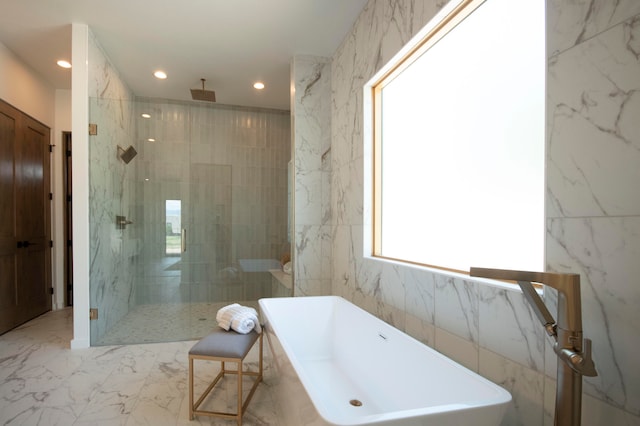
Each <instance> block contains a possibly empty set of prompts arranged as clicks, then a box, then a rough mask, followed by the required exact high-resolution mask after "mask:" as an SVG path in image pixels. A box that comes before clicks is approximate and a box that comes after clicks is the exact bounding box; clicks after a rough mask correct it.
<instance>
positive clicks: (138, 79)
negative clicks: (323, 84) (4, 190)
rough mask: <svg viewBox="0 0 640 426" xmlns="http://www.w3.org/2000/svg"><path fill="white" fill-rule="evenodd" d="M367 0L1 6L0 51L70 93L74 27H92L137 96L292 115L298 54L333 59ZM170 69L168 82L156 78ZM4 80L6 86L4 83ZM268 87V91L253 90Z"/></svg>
mask: <svg viewBox="0 0 640 426" xmlns="http://www.w3.org/2000/svg"><path fill="white" fill-rule="evenodd" d="M366 2H367V0H181V1H175V0H174V1H168V0H158V1H156V2H152V1H149V0H102V1H98V0H0V42H1V43H2V44H4V45H5V46H6V47H7V48H8V49H9V50H11V51H13V52H14V53H15V54H16V55H17V56H18V57H20V58H21V59H22V60H23V61H24V62H25V63H27V64H28V65H29V66H31V67H32V68H33V69H35V70H36V71H37V72H38V73H39V74H41V75H42V76H43V77H44V78H45V79H46V80H47V81H49V82H50V83H51V85H52V86H53V87H55V88H57V89H70V88H71V77H70V75H71V74H70V71H69V70H63V69H61V68H59V67H58V66H57V65H56V64H55V63H56V61H57V60H58V59H67V60H70V59H71V25H70V24H71V23H72V22H77V23H84V24H87V25H88V26H89V27H90V29H91V30H92V32H93V33H94V34H95V36H96V38H97V39H98V40H99V41H100V43H101V44H102V46H103V48H104V50H105V51H106V53H107V55H108V56H109V57H110V58H111V61H112V62H113V64H114V65H115V67H116V68H117V69H118V71H119V72H120V74H121V75H122V77H123V79H124V80H125V81H126V82H127V84H128V85H129V87H130V88H131V90H132V91H133V93H135V94H136V95H137V96H145V97H155V98H166V99H178V100H190V99H191V94H190V91H189V89H191V88H196V89H197V88H202V87H201V82H200V79H201V78H205V79H207V82H206V88H207V90H215V92H216V98H217V101H218V103H220V104H228V105H244V106H257V107H266V108H278V109H285V110H286V109H289V86H290V84H289V62H290V59H291V57H292V56H293V55H296V54H308V55H318V56H327V57H330V56H332V55H333V53H334V52H335V50H336V48H337V47H338V46H339V45H340V43H341V42H342V40H343V39H344V37H345V36H346V34H347V33H348V31H349V30H350V28H351V27H352V25H353V22H354V21H355V20H356V18H357V17H358V15H359V14H360V11H361V10H362V9H363V7H364V5H365V4H366ZM156 69H163V70H164V71H166V72H167V74H168V75H169V78H168V79H167V80H164V81H160V80H157V79H156V78H155V77H153V75H152V73H153V71H155V70H156ZM0 78H1V77H0ZM257 80H261V81H263V82H264V83H265V85H266V88H265V89H264V90H263V91H262V92H258V91H256V90H255V89H253V87H252V85H253V83H254V82H255V81H257Z"/></svg>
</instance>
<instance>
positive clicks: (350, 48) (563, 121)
mask: <svg viewBox="0 0 640 426" xmlns="http://www.w3.org/2000/svg"><path fill="white" fill-rule="evenodd" d="M445 3H446V1H444V0H408V1H405V0H402V1H400V0H395V1H381V0H380V1H379V0H370V1H369V3H368V4H367V6H366V7H365V9H364V10H363V12H362V14H361V15H360V17H359V18H358V20H357V22H356V23H355V25H354V27H353V29H352V31H351V33H350V34H349V35H348V36H347V37H346V38H345V40H344V41H343V43H342V45H341V46H340V47H339V48H338V50H337V51H336V53H335V54H334V56H333V58H332V63H331V92H332V96H331V101H332V104H331V129H332V130H331V147H330V148H331V207H330V208H331V224H332V225H333V226H332V228H331V229H332V235H331V240H332V241H333V244H332V254H331V260H332V271H333V272H332V275H333V278H332V291H331V292H332V293H333V294H337V295H340V296H343V297H345V298H347V299H349V300H351V301H353V302H354V303H356V304H358V305H360V306H361V307H363V308H365V309H367V310H368V311H370V312H372V313H374V314H376V315H377V316H379V317H381V318H382V319H384V320H385V321H387V322H389V323H391V324H393V325H394V326H396V327H398V328H400V329H402V330H404V331H406V332H407V333H409V334H411V335H413V336H414V337H416V338H418V339H420V340H422V341H424V342H425V343H426V344H428V345H430V346H432V347H435V348H436V349H438V350H439V351H441V352H443V353H445V354H446V355H448V356H450V357H451V358H453V359H455V360H457V361H459V362H461V363H462V364H464V365H466V366H468V367H469V368H471V369H473V370H475V371H478V372H480V373H481V374H483V375H484V376H486V377H488V378H489V379H491V380H493V381H495V382H497V383H500V384H502V385H503V386H504V387H505V388H507V389H508V390H509V391H510V392H511V393H512V395H513V397H514V403H513V405H512V407H511V408H510V410H509V412H508V413H507V416H506V418H505V422H504V424H509V425H515V424H521V425H551V424H553V419H552V417H553V405H554V395H555V384H554V380H553V377H554V376H555V365H556V364H555V357H554V356H553V354H552V353H551V350H550V345H549V342H548V341H547V340H546V339H545V337H544V333H543V332H542V330H541V327H540V325H539V323H538V321H537V319H536V318H535V316H534V314H533V312H532V311H531V309H530V308H529V307H528V306H527V304H526V302H525V300H524V299H523V297H522V295H521V293H520V292H519V291H516V290H514V289H513V288H509V287H506V286H499V285H494V284H492V283H491V282H489V281H485V280H481V279H478V280H471V279H469V278H468V277H465V276H461V275H455V274H443V273H439V272H434V271H430V270H426V269H420V268H413V267H408V266H404V265H401V264H396V263H393V262H381V261H373V260H371V259H369V258H367V257H365V256H364V253H363V246H364V245H365V242H366V241H367V239H369V238H370V237H369V235H368V233H367V234H365V233H364V232H367V231H365V225H366V224H367V223H368V221H369V220H370V219H369V217H370V211H369V209H368V207H367V206H366V204H365V203H364V197H363V194H364V191H365V187H366V185H365V183H364V182H363V176H364V171H363V170H364V167H365V164H366V163H367V161H368V159H367V158H365V152H364V149H363V147H364V144H363V140H364V139H363V138H364V136H363V125H362V114H363V96H362V86H363V84H364V83H365V82H366V81H367V80H368V79H369V78H370V77H371V76H373V74H374V73H375V72H376V71H377V70H378V69H379V68H380V67H381V66H382V65H384V63H385V62H386V61H388V60H389V59H390V58H391V57H392V56H393V55H394V54H395V53H396V52H397V51H398V50H399V49H400V48H401V47H402V46H403V45H404V44H405V43H406V42H407V41H409V39H410V38H411V36H412V35H413V34H415V33H416V32H417V31H418V30H419V29H420V28H421V27H422V26H423V25H424V24H426V22H427V21H428V20H429V19H430V18H431V17H432V16H433V15H434V14H435V13H436V11H437V10H439V8H441V7H442V6H443V5H444V4H445ZM639 39H640V3H638V2H637V1H635V0H622V1H614V0H603V1H599V2H592V1H589V0H575V1H571V2H566V1H560V0H547V44H548V57H549V61H548V93H547V99H548V101H547V110H548V117H549V120H548V152H547V169H548V172H547V206H548V207H547V247H546V250H547V253H546V257H547V266H548V270H556V271H561V272H564V271H567V272H568V271H571V272H577V273H580V274H581V278H582V283H583V284H582V288H583V290H582V299H583V318H584V330H585V334H586V335H587V336H588V337H590V338H592V339H593V342H594V349H593V350H594V355H593V356H594V359H595V362H596V365H597V367H598V371H599V373H600V374H599V376H598V377H596V378H593V379H591V378H589V379H586V380H585V386H584V396H583V413H584V414H583V424H584V425H600V424H604V423H605V422H608V423H611V422H612V421H613V423H611V424H621V425H622V424H624V425H640V377H639V374H640V373H638V369H637V368H636V365H635V363H634V361H633V359H634V355H635V353H636V352H637V350H638V348H639V347H640V333H639V326H640V322H639V321H640V316H638V315H637V306H638V305H639V302H640V287H638V286H637V281H638V278H637V277H638V276H640V269H639V268H640V266H639V263H638V262H637V259H638V258H639V254H640V197H638V192H637V189H635V188H637V185H638V182H640V174H639V173H640V172H639V171H640V149H639V148H640V131H639V130H638V129H639V128H638V122H637V117H639V116H640V96H639V95H638V94H639V93H640V90H639V88H640V68H639V67H640V62H639V61H640V59H639V58H640V45H639V44H638V40H639ZM300 119H301V117H300V114H296V116H295V120H296V121H298V120H300ZM319 182H320V179H316V180H315V185H316V187H315V191H316V192H315V197H320V195H321V190H320V183H319ZM312 185H313V184H310V185H308V187H311V186H312ZM309 198H311V197H309ZM367 229H368V228H367ZM297 241H298V244H299V243H300V242H301V241H302V240H297ZM546 297H547V299H548V301H549V303H551V304H554V300H555V295H554V294H546ZM553 312H555V311H554V310H553Z"/></svg>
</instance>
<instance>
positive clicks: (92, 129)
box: [89, 123, 98, 136]
mask: <svg viewBox="0 0 640 426" xmlns="http://www.w3.org/2000/svg"><path fill="white" fill-rule="evenodd" d="M97 134H98V125H97V124H95V123H89V135H90V136H95V135H97Z"/></svg>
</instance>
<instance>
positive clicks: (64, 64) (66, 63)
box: [56, 59, 71, 68]
mask: <svg viewBox="0 0 640 426" xmlns="http://www.w3.org/2000/svg"><path fill="white" fill-rule="evenodd" d="M56 63H57V64H58V66H59V67H62V68H71V64H70V63H69V61H65V60H64V59H60V60H59V61H58V62H56Z"/></svg>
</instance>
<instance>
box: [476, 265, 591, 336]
mask: <svg viewBox="0 0 640 426" xmlns="http://www.w3.org/2000/svg"><path fill="white" fill-rule="evenodd" d="M469 275H471V276H472V277H483V278H492V279H496V280H508V281H529V282H535V283H540V284H544V285H548V286H549V287H553V288H555V289H556V290H558V327H560V328H562V329H564V330H571V331H576V332H582V307H581V300H580V275H578V274H561V273H553V272H529V271H515V270H509V269H490V268H475V267H473V268H471V270H470V272H469ZM525 295H526V292H525ZM527 298H528V297H527ZM530 302H531V301H530Z"/></svg>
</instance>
